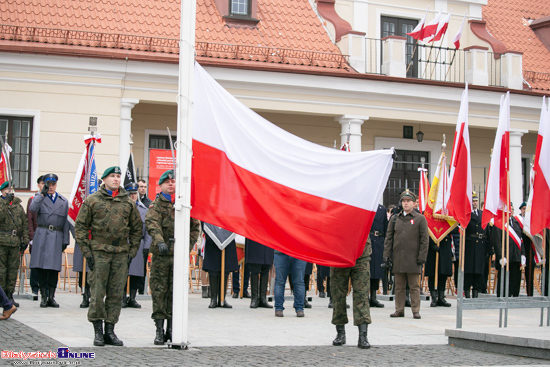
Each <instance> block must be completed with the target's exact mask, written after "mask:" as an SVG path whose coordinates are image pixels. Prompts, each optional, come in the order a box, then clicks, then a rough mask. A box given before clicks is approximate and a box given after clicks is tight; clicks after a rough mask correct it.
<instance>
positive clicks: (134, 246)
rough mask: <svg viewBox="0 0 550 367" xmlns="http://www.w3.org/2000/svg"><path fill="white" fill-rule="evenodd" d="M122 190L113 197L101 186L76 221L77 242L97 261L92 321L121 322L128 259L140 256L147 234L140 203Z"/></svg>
mask: <svg viewBox="0 0 550 367" xmlns="http://www.w3.org/2000/svg"><path fill="white" fill-rule="evenodd" d="M118 190H119V191H118V195H117V196H115V197H112V195H111V194H109V192H108V191H107V190H106V189H105V186H101V188H100V189H99V190H98V191H97V192H96V193H94V194H92V195H90V196H89V197H88V198H87V199H86V200H85V201H84V203H83V204H82V207H81V208H80V211H79V213H78V217H77V218H76V222H75V232H76V242H77V243H78V244H79V245H80V248H81V250H82V254H83V255H84V257H86V258H89V257H92V256H93V259H94V264H95V265H94V269H93V270H92V271H90V273H89V284H90V289H91V298H90V309H89V310H88V321H90V322H92V323H93V322H94V321H98V320H105V322H106V323H110V324H116V323H117V322H118V317H119V315H120V309H121V304H122V293H123V288H124V285H125V284H126V277H127V275H128V259H129V257H134V256H136V253H137V250H138V248H139V244H140V240H141V236H142V234H143V233H142V223H143V222H142V221H141V217H140V215H139V212H138V210H137V208H136V204H135V203H134V202H133V201H132V200H131V199H130V197H129V196H128V193H127V192H126V190H124V189H123V188H122V187H120V188H119V189H118ZM89 231H91V239H90V237H89ZM104 299H105V300H104Z"/></svg>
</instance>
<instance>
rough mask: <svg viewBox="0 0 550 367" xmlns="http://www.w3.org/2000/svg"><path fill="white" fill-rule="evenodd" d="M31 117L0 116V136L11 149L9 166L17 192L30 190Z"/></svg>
mask: <svg viewBox="0 0 550 367" xmlns="http://www.w3.org/2000/svg"><path fill="white" fill-rule="evenodd" d="M32 123H33V119H32V117H12V116H0V134H2V138H4V139H5V137H6V132H7V136H8V139H7V141H6V142H7V143H8V145H9V146H10V147H11V149H12V151H11V154H10V166H11V173H12V176H13V186H14V187H15V188H16V189H19V190H30V186H31V185H30V181H31V180H30V178H31V147H32V126H33V124H32Z"/></svg>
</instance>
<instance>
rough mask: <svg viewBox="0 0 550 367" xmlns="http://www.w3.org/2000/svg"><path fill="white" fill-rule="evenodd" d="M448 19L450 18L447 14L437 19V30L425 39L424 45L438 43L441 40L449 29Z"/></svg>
mask: <svg viewBox="0 0 550 367" xmlns="http://www.w3.org/2000/svg"><path fill="white" fill-rule="evenodd" d="M449 18H450V14H447V15H445V16H443V17H440V18H439V23H438V25H437V28H436V30H435V32H434V34H433V35H432V36H431V37H429V38H427V39H425V40H424V42H426V43H429V42H435V41H439V40H440V39H441V38H443V36H444V35H445V33H446V32H447V27H449Z"/></svg>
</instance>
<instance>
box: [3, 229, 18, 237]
mask: <svg viewBox="0 0 550 367" xmlns="http://www.w3.org/2000/svg"><path fill="white" fill-rule="evenodd" d="M0 232H1V233H7V234H9V235H11V236H17V229H14V230H12V231H0Z"/></svg>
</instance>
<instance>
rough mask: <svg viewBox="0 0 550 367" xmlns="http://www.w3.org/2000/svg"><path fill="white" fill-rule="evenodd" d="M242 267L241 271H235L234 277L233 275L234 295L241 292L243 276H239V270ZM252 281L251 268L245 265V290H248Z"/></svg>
mask: <svg viewBox="0 0 550 367" xmlns="http://www.w3.org/2000/svg"><path fill="white" fill-rule="evenodd" d="M241 266H242V265H239V269H237V270H235V271H234V272H233V275H231V283H232V284H231V285H232V287H233V293H235V294H237V293H239V292H240V290H241V286H240V281H241V275H240V274H239V270H240V269H241ZM249 279H250V268H249V264H244V277H243V283H244V284H243V289H248V282H249Z"/></svg>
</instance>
